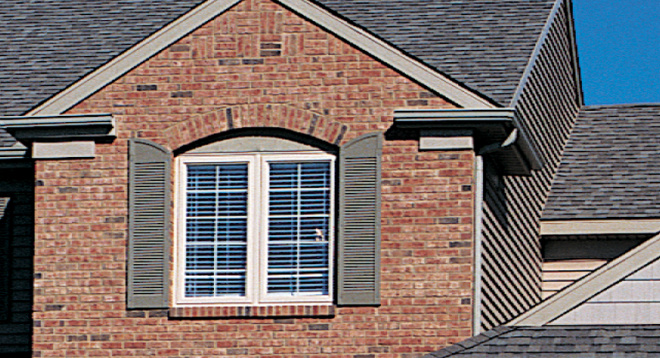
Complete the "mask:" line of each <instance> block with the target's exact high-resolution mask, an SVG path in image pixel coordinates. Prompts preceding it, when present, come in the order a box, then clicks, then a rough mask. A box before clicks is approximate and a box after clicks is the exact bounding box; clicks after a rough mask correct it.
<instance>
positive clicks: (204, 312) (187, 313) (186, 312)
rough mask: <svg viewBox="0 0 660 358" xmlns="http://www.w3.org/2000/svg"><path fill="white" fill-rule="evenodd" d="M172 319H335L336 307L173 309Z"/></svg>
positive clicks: (171, 311)
mask: <svg viewBox="0 0 660 358" xmlns="http://www.w3.org/2000/svg"><path fill="white" fill-rule="evenodd" d="M169 316H170V318H238V317H240V318H268V317H334V316H335V306H330V305H307V306H293V305H278V306H238V307H222V306H188V307H172V308H170V310H169Z"/></svg>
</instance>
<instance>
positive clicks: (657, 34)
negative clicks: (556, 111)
mask: <svg viewBox="0 0 660 358" xmlns="http://www.w3.org/2000/svg"><path fill="white" fill-rule="evenodd" d="M573 9H574V16H575V24H576V25H575V27H576V32H577V40H578V55H579V57H580V67H581V68H582V88H583V91H584V99H585V103H586V104H588V105H594V104H618V103H660V0H618V1H617V0H573Z"/></svg>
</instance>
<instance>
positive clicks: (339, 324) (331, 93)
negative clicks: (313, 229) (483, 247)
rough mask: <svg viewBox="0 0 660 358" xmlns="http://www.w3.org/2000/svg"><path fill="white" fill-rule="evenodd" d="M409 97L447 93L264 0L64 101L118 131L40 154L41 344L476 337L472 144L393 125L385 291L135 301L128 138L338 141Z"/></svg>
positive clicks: (264, 346) (281, 346) (387, 122)
mask: <svg viewBox="0 0 660 358" xmlns="http://www.w3.org/2000/svg"><path fill="white" fill-rule="evenodd" d="M275 52H279V54H275ZM411 106H414V107H416V108H423V107H430V108H452V106H451V105H450V104H448V103H447V102H446V101H444V100H443V99H442V98H441V97H438V96H436V95H435V94H433V93H430V92H428V91H427V90H426V89H425V88H423V87H421V86H419V85H417V84H415V83H414V82H412V81H410V80H409V79H407V78H405V77H403V76H401V75H400V74H399V73H397V72H396V71H394V70H392V69H390V68H388V67H386V66H385V65H383V64H382V63H380V62H378V61H376V60H374V59H372V58H371V57H369V56H368V55H366V54H364V53H362V52H360V51H359V50H357V49H355V48H353V47H351V46H350V45H348V44H346V43H344V42H343V41H341V40H339V39H337V38H336V37H334V36H333V35H331V34H329V33H327V32H325V31H323V30H321V29H320V28H318V27H316V26H315V25H313V24H312V23H310V22H308V21H305V20H303V19H301V18H300V17H298V16H297V15H295V14H293V13H291V12H289V11H288V10H286V9H284V8H282V7H280V6H279V5H277V4H275V3H273V2H270V1H267V0H245V1H243V2H241V3H240V4H238V5H237V6H235V7H234V8H232V9H231V10H229V11H228V12H226V13H225V14H223V15H221V16H219V17H218V18H216V19H214V20H212V21H210V22H209V23H207V24H205V25H204V26H202V27H200V28H199V29H197V30H195V31H194V32H192V33H191V34H189V35H187V36H185V37H184V38H182V39H181V40H180V41H178V42H177V43H176V44H174V45H172V46H171V47H170V48H169V49H167V50H164V51H162V52H161V53H159V54H158V55H156V56H154V57H153V58H151V59H149V60H148V61H146V62H145V63H143V64H141V65H140V66H138V67H136V68H135V69H133V70H131V71H130V72H129V73H128V74H127V75H125V76H123V77H122V78H120V79H118V80H117V81H115V82H114V83H112V84H110V85H108V86H107V87H105V88H104V89H102V90H101V91H98V92H97V93H95V94H94V95H92V96H91V97H89V98H87V99H85V100H83V101H82V102H80V103H79V104H78V105H77V106H76V107H74V108H73V109H71V110H70V111H69V112H68V113H112V114H113V115H114V116H115V118H116V119H117V139H116V140H115V141H114V142H113V143H100V144H97V148H96V151H97V156H96V158H94V159H83V160H58V161H38V162H37V163H36V180H37V183H39V185H38V186H36V195H35V196H36V217H35V220H36V253H35V275H36V276H39V277H41V278H40V279H39V280H35V298H34V299H35V302H34V340H33V349H34V355H35V356H38V357H72V356H76V357H91V356H113V357H147V356H149V357H152V356H156V357H208V356H262V357H272V358H275V357H294V358H295V357H310V358H311V357H338V358H347V357H351V358H354V357H373V358H395V357H418V356H421V355H423V353H426V352H431V351H435V350H438V349H440V348H442V347H443V346H446V345H449V344H452V343H455V342H459V341H461V340H463V339H465V338H467V337H469V336H470V335H471V319H472V313H471V310H472V306H471V298H472V296H473V286H472V279H473V272H472V264H473V263H472V255H473V249H472V237H473V234H472V230H473V227H472V221H473V196H474V195H473V191H472V188H473V161H474V154H473V153H472V152H470V151H457V152H419V151H418V142H417V140H416V139H415V138H409V137H405V136H402V138H397V137H396V136H395V135H390V134H391V133H389V132H388V135H387V139H386V141H385V144H384V148H383V160H382V168H383V187H382V252H381V255H382V260H381V264H382V271H381V275H382V283H381V302H382V305H381V306H380V307H332V306H324V307H325V308H322V309H323V310H327V311H318V312H312V314H311V315H307V314H306V311H304V310H307V308H303V313H302V314H298V313H297V312H294V314H290V315H285V314H281V315H280V314H279V313H283V311H280V312H279V313H277V314H274V313H270V314H269V313H268V309H266V313H265V316H262V315H261V313H259V314H257V315H256V316H255V313H254V311H255V310H254V308H251V309H250V316H249V317H244V316H245V315H236V317H232V316H231V315H229V316H228V315H222V314H219V313H222V312H224V311H225V310H226V308H219V307H204V308H199V309H197V308H196V309H195V310H193V311H192V312H190V313H189V314H187V313H186V311H185V310H186V309H183V312H182V311H181V310H180V309H178V308H174V309H171V310H169V311H168V310H160V311H128V310H126V304H125V302H126V301H125V300H126V297H125V296H126V282H125V279H126V246H127V242H126V240H127V220H126V217H127V213H128V207H127V197H128V194H127V184H128V183H127V182H128V172H127V167H128V162H127V153H128V150H127V140H128V138H130V137H140V138H146V139H149V140H153V141H156V142H158V143H159V144H161V145H163V146H165V147H167V148H169V149H171V150H177V149H181V148H182V147H187V146H194V144H195V143H196V142H197V141H200V140H205V139H208V138H213V136H215V135H217V134H220V133H223V132H225V131H227V130H232V129H234V130H235V129H240V128H262V127H277V128H283V129H286V130H289V131H293V132H296V133H300V134H303V135H308V136H312V137H314V138H317V139H319V140H322V141H325V142H327V143H329V144H334V145H341V144H343V143H346V142H347V141H348V140H351V139H353V138H356V137H357V136H360V135H362V134H365V133H369V132H373V131H383V132H386V131H388V130H389V129H390V128H391V126H392V118H393V113H394V110H395V109H398V108H410V107H411ZM310 309H311V310H312V311H314V310H320V309H321V308H310ZM204 310H206V311H204ZM260 310H261V309H257V310H256V311H257V312H261V311H260ZM204 312H207V313H204ZM273 312H275V311H273ZM220 316H222V317H223V318H217V317H220ZM309 316H311V317H309ZM187 317H195V318H194V319H192V318H190V319H189V318H187Z"/></svg>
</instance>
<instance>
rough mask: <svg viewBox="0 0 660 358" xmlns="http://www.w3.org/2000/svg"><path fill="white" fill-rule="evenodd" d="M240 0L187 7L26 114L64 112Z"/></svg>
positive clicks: (226, 0) (216, 1)
mask: <svg viewBox="0 0 660 358" xmlns="http://www.w3.org/2000/svg"><path fill="white" fill-rule="evenodd" d="M240 1H241V0H210V1H206V2H204V3H203V4H201V5H199V6H198V7H196V8H194V9H192V10H190V11H189V12H187V13H186V14H184V15H183V16H181V17H179V18H178V19H177V20H175V21H173V22H172V23H170V24H169V25H167V26H165V27H163V28H162V29H160V30H159V31H157V32H156V33H154V34H153V35H151V36H149V37H148V38H146V39H144V40H143V41H142V42H140V43H138V44H137V45H135V46H133V47H132V48H130V49H128V50H127V51H126V52H124V53H122V54H121V55H119V56H117V57H115V58H114V59H113V60H111V61H110V62H108V63H107V64H105V65H103V66H101V67H99V68H98V69H97V70H95V71H93V72H92V73H90V74H89V75H87V76H85V77H84V78H83V79H81V80H80V81H78V82H76V83H74V84H73V85H71V86H69V87H68V88H66V89H65V90H63V91H62V92H60V93H58V94H56V95H55V96H53V97H51V98H50V99H49V100H47V101H46V102H44V103H43V104H41V105H40V106H38V107H37V108H35V109H33V110H31V111H30V112H28V113H27V115H28V116H37V115H57V114H60V113H63V112H65V111H66V110H68V109H69V108H71V107H73V106H74V105H76V104H77V103H78V102H80V101H81V100H83V99H85V98H87V97H88V96H90V95H91V94H93V93H95V92H96V91H98V90H100V89H101V88H103V87H104V86H106V85H108V84H110V83H111V82H113V81H114V80H116V79H117V78H119V77H121V76H123V75H124V74H126V73H127V72H128V71H130V70H131V69H133V68H135V67H136V66H138V65H139V64H141V63H142V62H144V61H146V60H147V59H149V58H151V57H152V56H154V55H156V54H157V53H158V52H160V51H162V50H163V49H165V48H166V47H167V46H169V45H171V44H173V43H174V42H176V41H177V40H179V39H180V38H182V37H183V36H185V35H187V34H188V33H190V32H191V31H193V30H195V29H196V28H198V27H199V26H200V25H201V24H204V23H206V22H208V21H210V20H211V19H213V18H215V17H216V16H218V15H220V14H222V13H223V12H225V11H227V10H228V9H230V8H231V7H233V6H234V5H236V4H237V3H239V2H240Z"/></svg>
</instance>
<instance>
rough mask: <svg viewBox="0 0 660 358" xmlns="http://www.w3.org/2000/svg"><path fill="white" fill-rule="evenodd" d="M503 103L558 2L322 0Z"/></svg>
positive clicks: (389, 40) (550, 0) (350, 18)
mask: <svg viewBox="0 0 660 358" xmlns="http://www.w3.org/2000/svg"><path fill="white" fill-rule="evenodd" d="M318 2H320V3H321V4H323V5H325V6H328V7H329V8H331V9H332V10H334V11H336V12H337V13H338V14H339V15H340V16H342V17H344V18H346V19H348V20H349V21H351V22H353V23H355V24H357V25H359V26H361V27H362V28H365V29H367V30H368V31H370V32H371V33H373V34H374V35H376V36H378V37H380V38H381V39H383V40H385V41H387V42H389V43H391V44H392V45H394V46H396V47H397V48H399V49H401V50H403V51H405V52H406V53H408V54H409V55H412V56H413V57H415V58H417V59H419V60H421V61H423V62H424V63H426V64H427V65H429V66H431V67H432V68H434V69H436V70H438V71H439V72H442V73H444V74H446V75H448V76H449V77H451V78H453V79H454V80H456V81H458V82H461V83H463V84H464V85H466V86H467V87H469V88H471V89H473V90H476V91H478V92H480V93H482V94H484V95H485V96H487V97H489V98H491V99H492V100H494V101H495V102H497V103H499V104H501V105H504V106H506V105H508V104H509V102H510V101H511V98H512V96H513V94H514V92H515V89H516V87H517V85H518V83H519V81H520V78H521V77H522V74H523V71H524V69H525V67H526V66H527V63H528V61H529V59H530V57H531V55H532V51H533V49H534V46H535V44H536V42H537V41H538V39H539V36H540V34H541V30H542V29H543V26H544V25H545V23H546V21H547V20H548V16H549V14H550V10H551V9H552V5H553V3H554V2H555V1H554V0H441V1H439V0H318Z"/></svg>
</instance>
